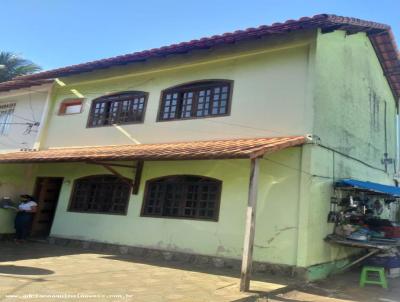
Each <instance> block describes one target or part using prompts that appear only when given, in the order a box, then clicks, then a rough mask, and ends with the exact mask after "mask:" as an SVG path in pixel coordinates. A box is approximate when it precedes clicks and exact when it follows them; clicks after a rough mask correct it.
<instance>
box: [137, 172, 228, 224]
mask: <svg viewBox="0 0 400 302" xmlns="http://www.w3.org/2000/svg"><path fill="white" fill-rule="evenodd" d="M221 185H222V182H221V181H219V180H216V179H212V178H208V177H202V176H191V175H177V176H166V177H162V178H157V179H153V180H149V181H148V182H147V183H146V192H145V196H144V201H143V208H142V216H154V217H177V218H192V219H205V220H218V213H219V205H220V197H221Z"/></svg>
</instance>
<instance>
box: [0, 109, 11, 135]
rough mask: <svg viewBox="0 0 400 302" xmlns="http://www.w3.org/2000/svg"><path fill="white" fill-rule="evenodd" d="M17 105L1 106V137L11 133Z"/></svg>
mask: <svg viewBox="0 0 400 302" xmlns="http://www.w3.org/2000/svg"><path fill="white" fill-rule="evenodd" d="M14 109H15V103H9V104H2V105H0V135H1V136H5V135H7V134H8V133H9V132H10V125H11V122H12V117H13V115H14Z"/></svg>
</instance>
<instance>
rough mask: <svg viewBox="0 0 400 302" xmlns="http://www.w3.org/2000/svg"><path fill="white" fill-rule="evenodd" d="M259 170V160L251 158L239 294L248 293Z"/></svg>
mask: <svg viewBox="0 0 400 302" xmlns="http://www.w3.org/2000/svg"><path fill="white" fill-rule="evenodd" d="M259 170H260V158H252V159H251V167H250V182H249V196H248V202H247V213H246V226H245V231H244V245H243V256H242V270H241V274H240V291H241V292H246V291H249V289H250V278H251V269H252V261H253V247H254V235H255V227H256V208H257V191H258V175H259Z"/></svg>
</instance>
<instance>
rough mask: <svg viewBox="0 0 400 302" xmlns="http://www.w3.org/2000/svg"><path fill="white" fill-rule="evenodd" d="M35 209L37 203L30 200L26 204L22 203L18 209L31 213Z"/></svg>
mask: <svg viewBox="0 0 400 302" xmlns="http://www.w3.org/2000/svg"><path fill="white" fill-rule="evenodd" d="M33 207H37V203H36V202H34V201H32V200H30V201H28V202H26V203H20V204H19V206H18V209H20V210H21V211H31V210H32V208H33Z"/></svg>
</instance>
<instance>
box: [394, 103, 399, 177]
mask: <svg viewBox="0 0 400 302" xmlns="http://www.w3.org/2000/svg"><path fill="white" fill-rule="evenodd" d="M399 107H400V98H399V99H398V100H397V116H396V175H395V178H396V179H398V177H399V176H400V116H399V114H400V112H399V109H400V108H399Z"/></svg>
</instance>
